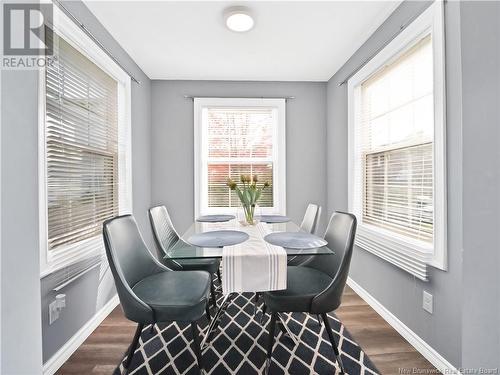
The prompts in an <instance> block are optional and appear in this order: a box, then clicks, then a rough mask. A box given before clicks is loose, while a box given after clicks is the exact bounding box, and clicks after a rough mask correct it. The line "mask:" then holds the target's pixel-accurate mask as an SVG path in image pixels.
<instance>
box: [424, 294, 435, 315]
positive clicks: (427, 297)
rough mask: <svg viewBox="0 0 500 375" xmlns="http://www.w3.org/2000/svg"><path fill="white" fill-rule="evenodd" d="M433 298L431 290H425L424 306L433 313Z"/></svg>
mask: <svg viewBox="0 0 500 375" xmlns="http://www.w3.org/2000/svg"><path fill="white" fill-rule="evenodd" d="M432 299H433V297H432V294H430V293H429V292H426V291H425V290H424V299H423V303H422V307H423V308H424V310H425V311H427V312H428V313H429V314H432V308H433V301H432Z"/></svg>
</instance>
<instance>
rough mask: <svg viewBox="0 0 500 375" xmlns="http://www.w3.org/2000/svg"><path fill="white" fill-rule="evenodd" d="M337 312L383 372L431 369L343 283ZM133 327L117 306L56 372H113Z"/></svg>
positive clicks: (394, 372)
mask: <svg viewBox="0 0 500 375" xmlns="http://www.w3.org/2000/svg"><path fill="white" fill-rule="evenodd" d="M336 314H337V316H338V317H339V318H340V320H341V321H342V322H343V323H344V325H345V326H346V327H347V329H348V330H349V332H350V333H351V334H352V336H353V337H354V339H355V340H356V341H357V342H358V344H359V345H360V346H361V347H362V348H363V350H364V351H365V353H366V354H368V356H369V357H370V358H371V360H372V361H373V363H374V364H375V366H377V368H378V369H379V371H380V372H381V373H382V374H400V371H399V369H400V368H418V369H434V367H433V366H432V365H431V364H430V363H429V362H428V361H427V360H426V359H425V358H424V357H422V355H421V354H420V353H418V352H417V351H416V350H415V349H414V348H413V347H412V346H411V345H410V344H408V343H407V342H406V341H405V340H404V339H403V338H402V337H401V336H400V335H399V334H398V333H397V332H396V331H395V330H394V329H393V328H392V327H391V326H390V325H389V324H387V323H386V322H385V320H383V319H382V318H381V317H380V316H379V315H378V314H377V313H376V312H375V311H374V310H373V309H372V308H371V307H370V306H368V305H367V304H366V302H365V301H363V300H362V299H361V298H360V297H359V296H358V295H357V294H356V293H355V292H354V291H353V290H352V289H351V288H349V287H346V290H345V291H344V298H343V300H342V306H341V307H340V308H339V309H338V310H337V311H336ZM135 327H136V325H135V324H134V323H132V322H130V321H128V320H127V319H125V317H124V316H123V314H122V311H121V308H120V307H117V308H116V309H115V310H114V311H113V312H112V313H111V314H110V315H109V316H108V317H107V318H106V319H105V320H104V321H103V322H102V323H101V325H100V326H99V327H98V328H97V329H96V330H95V331H94V332H93V333H92V334H91V335H90V336H89V337H88V339H87V340H86V341H85V342H84V343H83V345H82V346H81V347H80V348H79V349H78V350H77V351H76V352H75V353H74V354H73V355H72V356H71V357H70V359H69V360H68V361H67V362H66V363H65V364H64V365H63V367H61V369H60V370H59V371H58V372H57V374H59V375H63V374H64V375H70V374H79V375H80V374H103V375H104V374H112V373H113V371H114V369H115V367H116V366H117V364H118V363H119V362H120V360H121V358H122V357H123V354H124V353H125V351H126V350H127V348H128V345H129V344H130V342H131V340H132V336H133V335H134V330H135Z"/></svg>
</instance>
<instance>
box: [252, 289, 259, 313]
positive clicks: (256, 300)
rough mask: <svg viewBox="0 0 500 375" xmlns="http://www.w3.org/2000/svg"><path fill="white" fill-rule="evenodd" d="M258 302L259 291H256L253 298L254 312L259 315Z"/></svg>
mask: <svg viewBox="0 0 500 375" xmlns="http://www.w3.org/2000/svg"><path fill="white" fill-rule="evenodd" d="M258 303H259V293H258V292H256V293H255V298H254V300H253V314H254V315H257V308H258V307H257V305H258Z"/></svg>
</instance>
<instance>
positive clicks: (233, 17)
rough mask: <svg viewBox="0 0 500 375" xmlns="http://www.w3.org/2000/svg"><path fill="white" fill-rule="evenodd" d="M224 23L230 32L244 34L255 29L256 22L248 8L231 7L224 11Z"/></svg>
mask: <svg viewBox="0 0 500 375" xmlns="http://www.w3.org/2000/svg"><path fill="white" fill-rule="evenodd" d="M224 22H225V23H226V26H227V28H228V29H229V30H231V31H235V32H237V33H244V32H246V31H249V30H251V29H252V28H253V26H254V24H255V21H254V19H253V17H252V15H251V13H250V9H248V8H247V7H229V8H226V9H225V10H224Z"/></svg>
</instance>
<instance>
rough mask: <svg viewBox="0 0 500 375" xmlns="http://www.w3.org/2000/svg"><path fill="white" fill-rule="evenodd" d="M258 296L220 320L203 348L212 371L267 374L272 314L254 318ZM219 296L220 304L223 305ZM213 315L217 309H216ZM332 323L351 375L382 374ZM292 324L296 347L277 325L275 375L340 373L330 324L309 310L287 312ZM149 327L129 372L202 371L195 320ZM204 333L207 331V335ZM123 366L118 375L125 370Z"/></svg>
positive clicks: (237, 303)
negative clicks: (193, 345) (194, 333)
mask: <svg viewBox="0 0 500 375" xmlns="http://www.w3.org/2000/svg"><path fill="white" fill-rule="evenodd" d="M252 297H253V294H251V293H245V294H242V295H238V296H236V297H235V298H233V300H232V302H231V304H230V305H229V306H228V307H227V310H226V312H225V314H224V315H223V316H222V318H221V320H220V324H219V326H218V328H217V329H216V331H215V332H213V333H212V335H211V336H212V339H211V340H210V347H209V348H207V349H206V350H204V351H203V361H204V366H205V373H207V374H217V375H219V374H243V375H247V374H248V375H251V374H262V373H263V370H264V367H265V359H266V347H267V339H268V331H267V325H268V323H269V315H267V317H266V319H265V320H264V321H263V324H260V314H261V313H260V312H259V313H258V314H257V316H254V304H253V301H252ZM221 302H222V301H221V297H219V303H221ZM211 313H212V316H213V315H214V313H215V310H214V309H213V308H212V311H211ZM329 316H330V324H331V326H332V329H333V331H334V335H335V339H336V340H337V342H338V343H339V348H340V353H341V356H342V361H343V363H344V367H345V370H346V372H347V373H348V374H349V375H357V374H360V375H364V374H366V375H372V374H378V371H377V369H376V367H375V366H374V365H373V363H372V362H371V361H370V359H369V358H368V356H367V355H366V354H365V353H364V352H363V351H362V350H361V348H360V347H359V346H358V345H357V344H356V342H355V341H354V340H353V339H352V337H351V336H350V334H349V332H347V330H346V329H345V328H344V326H343V325H342V324H341V323H340V322H339V321H338V320H337V318H336V317H335V315H334V314H330V315H329ZM286 319H287V325H288V327H289V328H290V330H291V331H292V332H293V333H294V334H295V335H296V336H297V337H298V338H299V340H300V343H299V344H298V345H297V346H295V344H294V343H293V341H292V340H291V339H290V338H289V337H287V336H284V335H283V333H282V332H281V330H280V329H278V327H276V338H275V346H274V349H273V356H272V358H273V361H272V365H271V368H270V374H273V375H274V374H276V375H279V374H335V373H337V371H338V368H337V365H336V363H334V360H333V358H334V355H333V350H332V347H331V345H330V341H329V340H328V335H327V333H326V331H325V330H324V327H323V326H321V327H320V325H319V324H318V322H317V321H316V320H315V319H314V318H313V317H311V316H309V315H308V314H300V313H292V314H289V315H287V318H286ZM198 324H199V327H200V330H204V329H206V328H207V325H208V322H207V320H206V319H202V320H200V321H199V323H198ZM149 327H150V326H147V327H146V328H145V329H144V330H143V332H142V334H141V339H140V342H139V344H140V346H139V347H138V349H137V350H136V352H135V354H134V359H133V361H132V363H131V366H130V372H129V374H134V375H151V374H155V375H156V374H162V375H163V374H197V371H198V367H197V364H196V359H195V358H196V357H195V355H194V352H193V350H192V348H191V343H192V335H191V329H190V325H189V323H170V324H168V323H167V324H159V325H157V326H156V332H154V333H151V332H150V328H149ZM201 334H203V332H202V333H201ZM122 370H123V365H122V364H121V365H120V366H119V367H118V368H117V369H116V370H115V373H114V375H119V374H121V372H122Z"/></svg>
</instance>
